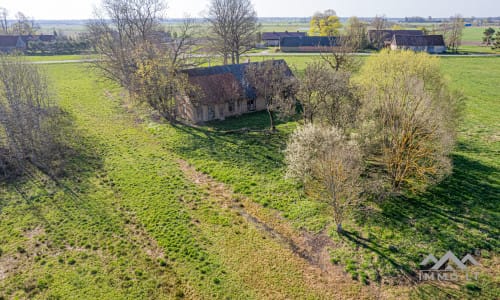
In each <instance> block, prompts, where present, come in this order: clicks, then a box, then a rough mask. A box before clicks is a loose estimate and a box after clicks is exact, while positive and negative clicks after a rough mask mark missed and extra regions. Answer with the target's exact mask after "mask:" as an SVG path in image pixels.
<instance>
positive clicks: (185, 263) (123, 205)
mask: <svg viewBox="0 0 500 300" xmlns="http://www.w3.org/2000/svg"><path fill="white" fill-rule="evenodd" d="M277 58H278V57H277ZM316 58H317V57H316ZM285 59H286V60H287V61H288V62H289V63H290V64H292V65H295V66H296V68H297V70H299V71H300V69H302V68H303V67H304V66H305V64H306V62H307V61H310V60H311V59H313V58H312V57H307V56H294V57H285ZM441 61H442V65H443V72H444V73H445V74H446V75H447V76H448V77H449V80H450V83H451V85H452V86H453V87H454V88H457V89H460V90H462V91H463V92H464V94H465V95H466V96H467V108H466V115H465V119H464V122H463V124H462V126H461V128H460V138H459V143H458V145H457V148H456V150H455V151H454V153H453V159H454V165H455V169H454V173H453V174H452V175H451V176H450V177H449V178H448V179H446V180H445V181H444V182H443V183H441V184H440V185H439V186H437V187H435V188H433V189H431V190H430V191H428V192H427V193H426V194H424V195H419V196H414V197H411V198H406V199H391V200H388V201H386V202H384V203H382V204H380V203H367V204H366V205H367V208H369V210H363V211H361V212H359V213H357V214H355V215H354V216H353V218H352V219H351V220H350V221H349V222H347V224H346V226H345V227H346V230H347V232H348V234H346V235H343V236H338V235H337V234H336V233H334V232H333V230H332V229H331V228H330V224H331V211H330V210H329V208H328V206H327V205H325V204H322V203H318V202H315V201H313V200H311V199H308V198H307V197H305V196H304V193H303V191H302V190H301V188H300V187H299V186H297V185H296V184H294V183H293V182H289V181H287V180H285V179H284V177H283V175H284V168H285V166H284V163H283V153H282V150H283V149H284V147H285V142H286V138H287V136H288V134H289V133H290V132H292V131H293V129H294V128H295V127H296V126H297V124H296V123H295V122H284V123H283V122H282V123H280V124H279V125H278V130H279V133H278V134H274V135H265V134H262V133H248V134H238V135H227V134H223V133H221V132H220V130H226V129H235V128H242V127H253V128H265V127H266V126H267V122H268V121H267V116H266V114H263V113H256V114H252V115H248V116H245V117H243V118H240V119H230V120H227V121H225V122H215V123H211V124H208V125H206V126H203V127H198V128H192V127H186V126H181V125H178V126H171V125H167V124H162V123H161V122H158V121H157V120H156V119H155V118H152V117H151V114H150V112H149V111H148V110H146V109H144V108H137V107H134V106H131V105H130V104H129V103H128V102H127V101H125V104H124V99H123V95H122V94H121V92H120V90H119V89H118V88H117V87H115V86H114V85H113V84H110V83H107V82H102V81H100V80H98V77H97V76H96V75H95V74H94V73H93V72H92V71H91V70H90V69H88V68H87V67H86V65H85V64H64V65H49V66H46V67H45V68H46V70H47V73H48V74H49V76H50V79H51V82H52V83H53V84H54V86H55V91H56V92H57V95H58V99H59V102H60V105H61V107H63V108H64V109H65V110H66V111H67V112H68V113H69V119H70V120H69V123H70V125H68V126H69V127H68V128H67V129H66V130H68V131H70V132H71V135H70V136H71V137H72V138H70V139H69V140H68V141H67V142H68V144H69V145H70V146H71V148H72V149H71V153H72V156H71V157H72V159H71V160H70V161H69V162H68V165H67V167H66V170H67V174H66V176H65V177H64V178H63V179H61V180H59V181H53V180H52V179H50V178H49V177H47V176H46V175H44V174H42V173H40V172H38V171H36V170H34V171H33V172H32V174H31V176H28V177H26V178H22V179H18V180H15V181H10V182H2V183H0V299H1V298H2V297H3V298H5V299H10V298H13V299H22V298H36V299H175V298H178V299H180V298H185V299H228V298H231V299H340V298H341V297H344V298H353V299H360V298H376V297H377V295H381V296H382V297H383V298H394V299H401V298H418V299H441V298H444V297H447V298H452V299H453V298H456V299H465V298H476V299H481V298H482V299H494V297H495V295H498V293H499V289H498V276H499V274H498V250H499V244H498V235H499V233H500V232H499V228H500V224H499V220H500V213H499V212H500V209H499V208H500V207H499V204H500V203H499V201H498V199H500V139H499V136H500V127H499V126H500V120H499V117H498V116H499V115H500V105H499V103H498V100H499V99H500V90H499V89H498V86H497V85H498V78H500V58H498V57H492V58H452V57H450V58H443V59H442V60H441ZM180 161H181V162H182V161H187V162H188V163H189V164H190V165H192V166H193V167H194V168H196V169H197V170H198V171H201V172H202V173H205V174H208V175H210V176H211V177H212V178H214V179H215V180H216V181H218V182H222V183H224V184H225V185H226V187H227V189H228V190H232V191H234V193H235V194H234V195H230V196H228V199H229V200H228V201H230V202H231V203H232V204H231V205H227V204H225V202H224V201H222V200H221V197H220V195H219V194H217V193H214V189H211V188H210V187H209V186H208V185H207V184H206V183H204V182H201V183H200V182H199V181H197V180H193V178H191V177H190V176H188V174H187V173H186V170H185V169H183V167H182V163H181V164H180V163H179V162H180ZM220 192H221V193H222V194H224V193H226V194H227V193H228V191H220ZM240 199H247V200H240ZM245 201H246V202H245ZM233 204H234V205H235V206H237V207H238V209H234V208H233V207H232V205H233ZM242 211H250V212H253V213H255V214H256V215H258V216H261V217H262V216H271V215H275V214H278V215H279V217H278V218H276V219H275V220H274V222H275V223H272V222H270V223H269V224H281V225H279V226H280V228H285V229H286V228H288V229H286V230H285V229H278V225H276V228H275V231H276V232H285V231H287V232H290V235H297V234H300V233H302V232H304V231H307V232H309V233H308V234H317V233H320V232H324V233H326V234H327V235H328V236H330V239H331V241H332V243H333V244H334V245H335V248H333V249H331V250H330V255H329V259H330V260H331V262H332V263H333V264H335V266H334V268H335V269H336V270H337V271H338V273H336V274H337V275H338V276H339V277H335V278H334V279H331V280H330V281H328V280H327V281H326V282H325V281H324V280H323V279H324V277H322V276H321V274H318V273H317V272H316V271H314V268H313V266H311V265H310V263H309V262H308V261H307V260H304V259H302V258H301V257H300V256H299V255H297V253H294V249H293V247H292V248H291V247H289V246H287V244H286V243H285V242H283V241H282V240H280V239H278V238H276V232H274V231H273V230H272V228H271V229H269V228H268V229H266V227H262V225H260V226H259V225H258V224H257V223H255V222H252V220H251V219H250V220H249V219H248V218H245V215H244V214H243V213H242ZM262 218H263V219H265V218H264V217H262ZM288 226H289V227H288ZM273 232H274V233H273ZM475 249H480V250H481V251H482V257H481V259H480V262H481V264H482V265H483V267H482V268H481V269H480V270H481V276H480V280H479V281H478V282H469V283H467V284H466V283H465V282H462V283H460V284H459V285H457V286H455V285H424V284H420V285H417V286H408V285H393V283H395V282H399V280H395V279H397V278H399V277H396V276H397V275H399V274H401V272H402V271H403V272H406V273H412V272H415V270H416V269H417V267H418V263H419V262H420V261H421V260H422V258H423V256H425V255H427V254H428V253H434V254H435V255H436V256H441V255H443V254H444V253H445V252H446V251H447V250H452V251H454V252H455V253H456V254H457V255H459V256H462V255H463V254H465V253H467V252H470V251H473V250H475Z"/></svg>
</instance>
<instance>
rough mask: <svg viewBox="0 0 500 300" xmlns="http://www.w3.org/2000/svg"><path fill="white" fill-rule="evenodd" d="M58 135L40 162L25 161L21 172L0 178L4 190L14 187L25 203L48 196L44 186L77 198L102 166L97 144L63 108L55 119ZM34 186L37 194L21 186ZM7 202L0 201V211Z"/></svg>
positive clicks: (48, 193)
mask: <svg viewBox="0 0 500 300" xmlns="http://www.w3.org/2000/svg"><path fill="white" fill-rule="evenodd" d="M57 130H58V132H57V133H56V134H57V138H56V139H55V141H56V143H55V144H54V145H53V147H52V148H51V149H52V152H51V153H48V154H47V155H46V157H45V161H44V163H43V164H42V165H35V164H33V163H30V162H27V164H26V166H25V167H23V169H22V170H21V171H18V172H15V173H13V174H11V175H10V176H8V177H4V178H3V179H2V181H3V185H4V187H5V188H6V189H8V188H13V189H14V190H16V191H17V192H18V194H20V195H21V196H22V197H23V198H24V200H25V201H26V202H27V203H28V204H33V203H36V202H37V201H38V200H39V199H41V198H43V197H46V196H47V195H49V196H51V192H47V191H46V190H47V189H49V190H50V189H53V188H56V189H57V190H62V191H64V192H65V194H67V195H70V196H71V198H72V199H74V200H77V199H78V198H79V195H78V194H79V193H78V191H75V187H77V188H78V190H83V189H85V188H86V186H87V185H88V184H89V178H91V177H93V176H95V174H96V172H98V170H100V169H102V166H103V161H102V158H101V156H100V155H99V154H98V153H99V152H101V151H99V150H98V149H97V148H96V147H97V146H96V145H98V143H97V142H96V141H94V140H92V139H90V138H88V137H84V136H83V135H81V134H79V131H78V129H77V128H76V127H75V125H74V118H73V117H72V116H71V115H70V114H68V113H66V112H64V111H62V112H61V114H60V116H59V118H58V120H57ZM25 186H26V188H27V189H30V186H31V187H32V186H36V187H37V188H39V189H40V191H43V190H45V192H40V193H37V194H31V193H26V192H25V191H24V189H25V188H24V187H25ZM5 205H7V201H1V200H0V213H1V211H2V207H3V206H5Z"/></svg>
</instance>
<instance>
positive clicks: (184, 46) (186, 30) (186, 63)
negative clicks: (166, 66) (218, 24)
mask: <svg viewBox="0 0 500 300" xmlns="http://www.w3.org/2000/svg"><path fill="white" fill-rule="evenodd" d="M199 29H200V28H199V26H198V25H197V24H196V21H195V19H193V18H191V17H189V16H185V17H184V20H183V22H182V23H181V25H180V26H179V28H178V30H177V31H176V32H175V38H173V39H172V41H170V42H168V43H166V45H165V48H166V50H167V51H166V52H167V53H165V54H166V55H167V56H168V57H169V59H170V60H171V63H172V65H173V66H174V67H175V69H178V70H179V69H185V68H189V67H195V66H199V65H201V64H203V63H204V62H205V59H204V58H202V57H199V56H197V55H195V52H196V51H197V50H198V49H197V48H198V45H197V44H196V39H195V36H196V35H197V34H198V33H199Z"/></svg>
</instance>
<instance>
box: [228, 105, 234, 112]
mask: <svg viewBox="0 0 500 300" xmlns="http://www.w3.org/2000/svg"><path fill="white" fill-rule="evenodd" d="M227 110H228V111H229V112H233V111H234V103H229V104H228V106H227Z"/></svg>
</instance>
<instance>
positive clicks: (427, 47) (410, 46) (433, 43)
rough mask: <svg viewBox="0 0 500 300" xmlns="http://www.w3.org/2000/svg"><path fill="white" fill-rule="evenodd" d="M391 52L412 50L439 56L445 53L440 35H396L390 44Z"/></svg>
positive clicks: (444, 46)
mask: <svg viewBox="0 0 500 300" xmlns="http://www.w3.org/2000/svg"><path fill="white" fill-rule="evenodd" d="M391 50H413V51H417V52H424V51H425V52H428V53H431V54H439V53H444V52H446V45H445V43H444V39H443V36H442V35H397V34H395V35H394V36H393V38H392V42H391Z"/></svg>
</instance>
